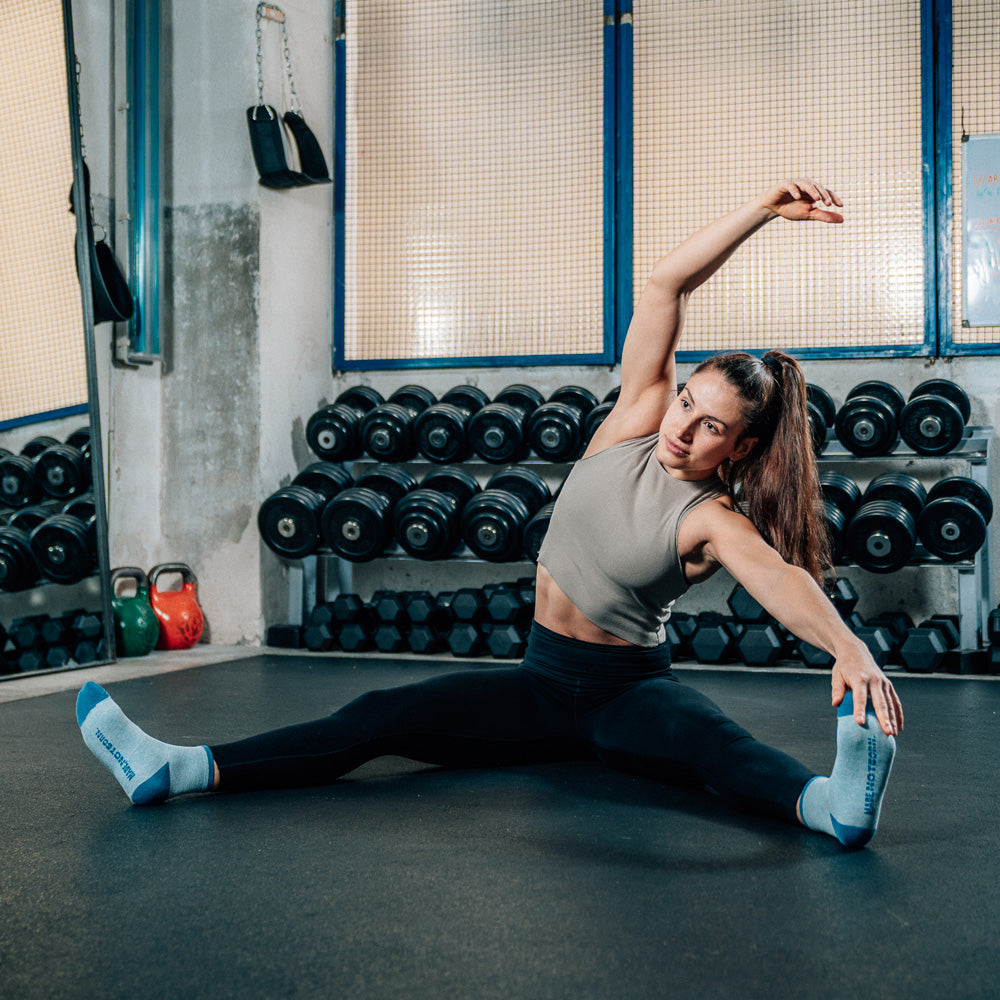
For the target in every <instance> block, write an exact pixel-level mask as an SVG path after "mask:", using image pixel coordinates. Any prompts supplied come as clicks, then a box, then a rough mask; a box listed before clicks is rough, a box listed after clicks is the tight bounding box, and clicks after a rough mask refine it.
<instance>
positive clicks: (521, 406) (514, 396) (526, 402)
mask: <svg viewBox="0 0 1000 1000" xmlns="http://www.w3.org/2000/svg"><path fill="white" fill-rule="evenodd" d="M544 401H545V397H544V396H542V394H541V393H540V392H539V391H538V390H537V389H536V388H534V387H533V386H530V385H522V384H521V383H515V384H514V385H508V386H506V387H505V388H503V389H501V390H500V391H499V392H498V393H497V394H496V397H495V398H494V400H493V402H494V403H506V404H507V405H508V406H513V407H515V408H516V409H518V410H520V411H521V412H522V413H523V414H524V415H525V416H527V415H528V414H529V413H531V412H532V411H534V410H537V409H538V407H539V406H541V405H542V403H543V402H544Z"/></svg>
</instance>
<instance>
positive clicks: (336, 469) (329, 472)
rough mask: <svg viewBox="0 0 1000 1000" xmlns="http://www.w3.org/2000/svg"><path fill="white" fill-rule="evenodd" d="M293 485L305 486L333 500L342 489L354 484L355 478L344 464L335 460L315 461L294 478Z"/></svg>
mask: <svg viewBox="0 0 1000 1000" xmlns="http://www.w3.org/2000/svg"><path fill="white" fill-rule="evenodd" d="M292 485H293V486H304V487H305V488H306V489H307V490H312V491H313V492H314V493H318V494H319V495H320V496H321V497H323V498H325V499H326V500H332V499H333V498H334V497H335V496H336V495H337V494H338V493H339V492H340V491H341V490H346V489H347V487H348V486H353V485H354V480H353V479H352V478H351V474H350V473H349V472H348V471H347V470H346V469H345V468H343V466H340V465H334V464H333V462H313V463H312V464H311V465H307V466H306V467H305V468H304V469H303V470H302V471H301V472H300V473H299V474H298V475H297V476H296V477H295V478H294V479H293V480H292Z"/></svg>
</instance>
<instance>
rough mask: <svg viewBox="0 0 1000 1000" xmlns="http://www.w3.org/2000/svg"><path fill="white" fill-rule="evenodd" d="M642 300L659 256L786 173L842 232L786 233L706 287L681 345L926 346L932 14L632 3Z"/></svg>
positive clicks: (902, 6)
mask: <svg viewBox="0 0 1000 1000" xmlns="http://www.w3.org/2000/svg"><path fill="white" fill-rule="evenodd" d="M634 24H635V135H636V139H635V146H636V148H635V252H634V257H633V261H634V264H633V285H634V294H635V296H636V297H638V294H639V292H640V291H641V290H642V287H643V285H644V284H645V282H646V280H647V278H648V275H649V272H650V269H651V268H652V265H653V263H654V262H655V261H656V259H657V258H658V257H659V256H661V255H662V254H663V253H664V252H666V251H667V250H669V249H670V248H671V247H673V246H675V245H676V244H677V243H679V242H680V241H681V240H682V239H684V238H685V237H686V236H688V235H690V234H691V233H692V232H694V231H695V230H696V229H698V228H699V227H700V226H702V225H704V224H705V223H707V222H708V221H710V220H711V219H712V218H714V217H716V216H717V215H719V214H720V213H721V212H722V211H724V210H726V209H728V208H731V207H735V206H736V204H738V203H739V201H740V200H741V199H743V198H748V197H751V196H753V195H755V194H757V193H758V192H760V191H762V190H764V189H765V188H766V187H767V186H768V185H769V184H770V183H772V182H773V181H775V180H778V179H781V178H784V177H796V176H803V175H806V176H812V177H814V178H815V179H816V180H821V181H823V182H824V183H826V184H828V185H829V186H830V187H831V188H833V190H835V191H836V192H837V193H838V194H839V195H840V196H841V198H842V199H843V200H844V203H845V206H846V212H845V215H846V218H847V222H846V223H845V224H844V226H842V227H836V228H834V227H829V226H821V225H813V224H806V225H790V224H778V223H775V224H772V225H770V226H768V227H767V228H766V229H765V230H764V231H763V232H762V233H760V234H759V235H757V236H756V237H754V239H753V240H752V241H751V242H750V243H749V244H748V245H747V246H746V247H744V248H743V249H742V250H741V251H740V252H739V254H737V256H736V257H734V259H733V260H732V261H730V262H729V263H728V264H727V265H726V267H725V268H724V269H723V270H722V271H721V272H720V273H719V274H718V275H716V276H715V277H714V278H713V279H712V280H711V281H710V282H709V283H708V284H707V285H706V286H705V287H704V288H702V289H701V290H699V292H698V295H697V297H696V299H695V300H694V301H693V303H692V307H691V309H690V311H689V313H688V319H687V325H686V328H685V334H684V339H683V341H682V343H681V349H682V350H688V351H709V352H710V351H718V350H724V349H726V350H728V349H760V348H766V347H785V348H788V349H792V350H794V349H796V348H820V349H836V348H856V347H878V346H882V345H919V344H921V343H922V342H923V339H924V248H923V238H922V227H923V204H922V197H923V196H922V167H921V163H922V159H921V120H920V107H921V89H920V3H919V2H916V0H913V2H907V3H898V2H897V3H880V4H878V5H873V4H858V3H854V2H850V0H839V2H837V0H833V2H824V3H819V2H791V3H783V4H774V3H771V2H768V0H756V2H741V3H737V2H733V0H730V2H725V3H717V4H705V3H701V2H697V0H678V2H673V3H670V4H660V3H653V2H648V3H644V2H642V0H636V4H635V16H634Z"/></svg>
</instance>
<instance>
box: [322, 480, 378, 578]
mask: <svg viewBox="0 0 1000 1000" xmlns="http://www.w3.org/2000/svg"><path fill="white" fill-rule="evenodd" d="M359 482H360V481H359ZM320 534H321V535H322V538H323V541H324V543H325V544H326V545H328V546H329V547H330V548H331V549H332V550H333V551H334V552H336V553H337V555H340V556H343V557H344V558H345V559H348V560H350V561H351V562H370V561H371V560H372V559H375V558H377V557H378V556H380V555H381V554H382V553H383V552H384V551H385V548H386V546H387V545H388V544H389V541H390V539H391V537H392V503H391V502H390V500H389V498H388V497H387V496H385V495H384V494H383V493H377V492H376V491H375V490H373V489H369V488H368V487H366V486H361V485H357V486H351V487H349V488H348V489H346V490H344V491H343V492H341V493H338V494H337V496H335V497H334V498H333V499H332V500H331V501H330V502H329V503H328V504H327V505H326V507H325V508H324V509H323V513H322V515H321V516H320Z"/></svg>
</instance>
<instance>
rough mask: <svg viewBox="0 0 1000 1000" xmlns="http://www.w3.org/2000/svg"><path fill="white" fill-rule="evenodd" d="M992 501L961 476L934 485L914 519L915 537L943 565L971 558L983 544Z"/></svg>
mask: <svg viewBox="0 0 1000 1000" xmlns="http://www.w3.org/2000/svg"><path fill="white" fill-rule="evenodd" d="M992 517H993V501H992V499H991V498H990V495H989V493H988V492H987V490H986V489H985V487H983V486H981V485H980V484H979V483H977V482H976V481H975V480H974V479H969V478H967V477H965V476H949V477H948V478H947V479H942V480H941V481H940V482H937V483H935V484H934V485H933V486H932V487H931V489H930V492H929V493H928V494H927V502H926V503H925V504H924V506H923V508H922V509H921V511H920V513H919V515H918V516H917V536H918V537H919V538H920V541H921V542H922V543H923V545H924V547H925V548H926V549H927V551H928V552H930V553H931V554H932V555H935V556H938V557H939V558H941V559H944V560H946V561H947V562H957V561H959V560H962V559H971V558H972V557H973V556H974V555H975V554H976V553H977V552H978V551H979V550H980V549H981V548H982V546H983V543H984V542H985V541H986V526H987V525H988V524H989V523H990V520H991V519H992Z"/></svg>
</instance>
